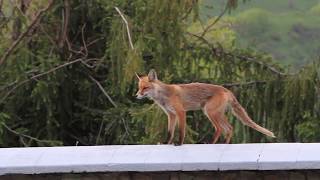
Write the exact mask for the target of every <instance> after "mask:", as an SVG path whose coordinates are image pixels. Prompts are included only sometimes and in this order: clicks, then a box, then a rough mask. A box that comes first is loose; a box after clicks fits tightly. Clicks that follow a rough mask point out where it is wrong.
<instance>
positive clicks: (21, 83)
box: [0, 58, 99, 104]
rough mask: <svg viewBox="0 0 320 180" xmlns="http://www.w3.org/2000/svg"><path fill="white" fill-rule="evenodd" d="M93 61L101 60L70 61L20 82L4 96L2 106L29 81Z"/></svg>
mask: <svg viewBox="0 0 320 180" xmlns="http://www.w3.org/2000/svg"><path fill="white" fill-rule="evenodd" d="M93 60H99V59H97V58H90V59H87V60H85V61H83V60H82V58H79V59H76V60H73V61H70V62H67V63H64V64H61V65H59V66H57V67H54V68H52V69H50V70H48V71H46V72H43V73H40V74H37V75H34V76H32V77H31V78H29V79H26V80H24V81H22V82H20V83H19V84H17V85H16V86H15V87H13V88H12V89H11V90H10V91H9V92H7V93H6V95H4V96H3V98H2V99H1V101H0V104H2V103H3V102H4V100H5V99H6V98H7V97H8V96H9V95H10V94H11V93H12V92H13V91H14V90H16V89H17V88H19V87H20V86H22V85H24V84H26V83H27V82H29V81H31V80H35V79H37V78H40V77H42V76H44V75H47V74H49V73H52V72H54V71H56V70H58V69H61V68H63V67H66V66H69V65H72V64H74V63H77V62H81V61H83V62H89V61H93Z"/></svg>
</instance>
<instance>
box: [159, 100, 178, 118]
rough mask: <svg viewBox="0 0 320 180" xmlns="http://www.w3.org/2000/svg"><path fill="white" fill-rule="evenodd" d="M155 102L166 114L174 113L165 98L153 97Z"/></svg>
mask: <svg viewBox="0 0 320 180" xmlns="http://www.w3.org/2000/svg"><path fill="white" fill-rule="evenodd" d="M154 101H155V102H156V104H157V105H158V106H159V107H160V108H161V109H162V110H163V111H165V112H166V113H167V114H168V113H175V110H174V107H173V106H172V105H171V103H169V101H168V100H167V99H155V100H154Z"/></svg>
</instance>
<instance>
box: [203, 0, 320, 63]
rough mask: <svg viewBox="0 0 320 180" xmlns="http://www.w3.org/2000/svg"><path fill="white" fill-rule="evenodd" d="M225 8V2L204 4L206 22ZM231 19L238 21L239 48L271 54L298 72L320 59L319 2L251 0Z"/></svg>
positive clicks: (317, 0) (236, 30) (234, 13)
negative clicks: (308, 63) (302, 66)
mask: <svg viewBox="0 0 320 180" xmlns="http://www.w3.org/2000/svg"><path fill="white" fill-rule="evenodd" d="M210 5H215V6H210ZM223 6H224V1H218V2H217V1H212V0H205V1H203V2H202V6H201V12H202V18H204V19H209V18H210V17H212V16H214V15H216V14H214V13H212V12H220V11H221V9H223ZM227 16H229V17H232V19H234V20H233V21H232V24H233V25H232V29H233V30H235V32H236V37H237V40H236V45H237V46H238V47H248V48H252V49H256V50H259V51H263V52H267V53H270V54H272V56H273V57H274V58H275V59H276V60H278V61H279V62H281V63H282V64H285V65H292V66H293V67H294V68H295V69H296V68H298V67H300V66H301V65H303V64H305V63H306V62H309V61H310V60H312V59H315V57H316V56H319V55H320V43H319V39H320V1H319V0H308V1H298V0H269V1H261V0H250V1H246V2H245V3H240V4H239V6H238V8H237V9H236V10H234V11H233V12H231V13H229V14H226V15H225V17H227ZM228 19H230V18H228Z"/></svg>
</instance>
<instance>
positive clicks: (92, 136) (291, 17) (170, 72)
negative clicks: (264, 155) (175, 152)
mask: <svg viewBox="0 0 320 180" xmlns="http://www.w3.org/2000/svg"><path fill="white" fill-rule="evenodd" d="M115 7H118V8H119V10H120V14H123V16H124V18H122V17H121V16H120V14H119V12H117V11H116V9H115ZM0 10H1V12H0V17H1V21H0V22H1V23H0V27H1V29H0V35H1V38H0V56H1V59H0V72H1V73H0V146H1V147H15V146H57V145H97V144H155V143H158V142H159V141H162V140H164V139H165V136H166V127H167V122H166V116H165V114H164V113H163V112H162V111H161V109H159V108H158V107H157V106H156V105H154V104H153V103H152V102H151V101H149V100H142V101H141V100H137V99H135V97H134V94H135V92H136V91H137V81H136V79H135V76H134V72H138V73H146V72H147V71H148V70H149V69H150V68H155V69H156V70H157V72H158V74H159V77H160V79H162V80H163V81H164V82H167V83H189V82H195V81H198V82H207V83H214V84H218V85H223V86H225V87H226V88H228V89H230V90H231V91H232V92H234V93H235V95H236V96H237V98H238V99H239V101H240V103H241V104H242V105H243V106H244V107H245V109H247V111H248V113H249V114H250V116H251V117H252V119H254V121H256V122H257V123H258V124H260V125H262V126H264V127H266V128H268V129H271V130H272V131H273V132H275V134H276V136H277V138H276V139H269V138H267V137H265V136H264V135H262V134H260V133H258V132H256V131H254V130H252V129H249V128H247V127H245V126H243V125H242V124H241V123H240V122H239V121H238V120H236V119H235V118H234V117H232V116H230V114H228V117H229V119H230V121H231V122H232V124H233V125H234V130H235V133H234V134H235V135H234V138H233V139H232V143H249V142H316V141H319V140H320V135H319V134H320V133H319V129H320V128H319V127H320V119H319V117H320V101H319V99H320V67H319V66H320V65H319V63H320V58H319V46H320V45H319V42H318V41H317V39H319V26H320V25H319V24H320V23H319V18H317V17H318V15H319V12H320V11H319V1H316V0H308V1H295V0H278V1H276V0H272V1H271V0H270V1H257V0H250V1H239V2H238V1H237V0H227V1H222V0H221V1H213V0H202V1H200V0H199V1H196V0H182V1H181V0H179V1H178V0H177V1H176V0H155V1H146V0H135V1H130V0H108V1H106V0H90V1H82V0H73V1H70V0H60V1H45V0H39V1H30V0H22V1H18V0H17V1H0ZM221 12H224V14H223V16H221V17H220V15H222V14H221ZM124 19H125V20H127V22H128V29H129V34H130V37H131V38H132V44H133V47H132V46H131V45H130V43H129V42H130V40H129V36H128V29H127V26H126V24H125V22H124ZM187 122H188V131H187V137H186V143H207V142H210V139H211V137H212V134H213V128H212V127H211V124H210V123H209V121H208V120H207V119H206V117H204V115H203V114H202V113H201V112H197V111H196V112H188V113H187Z"/></svg>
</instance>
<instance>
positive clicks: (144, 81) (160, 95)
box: [137, 70, 275, 145]
mask: <svg viewBox="0 0 320 180" xmlns="http://www.w3.org/2000/svg"><path fill="white" fill-rule="evenodd" d="M137 77H138V79H139V90H138V92H137V98H139V99H141V98H144V97H148V98H150V99H152V100H154V102H155V103H157V104H158V105H159V106H160V107H161V108H162V109H163V111H164V112H165V113H166V114H167V116H168V138H167V142H166V143H168V144H172V143H173V137H174V130H175V125H176V121H177V119H178V121H179V130H180V131H179V132H180V138H179V143H178V145H181V144H183V142H184V137H185V127H186V112H187V111H189V110H200V109H201V110H202V111H203V112H204V114H205V115H206V116H207V117H208V119H209V120H210V121H211V123H212V126H213V127H214V128H215V133H214V136H213V139H212V143H216V142H217V141H218V139H219V137H220V136H221V134H222V133H223V134H224V135H225V138H226V143H230V140H231V137H232V135H233V128H232V126H231V124H230V123H229V122H228V119H227V117H226V116H225V112H226V110H227V108H228V107H229V106H230V107H231V108H232V113H233V114H234V115H235V116H236V117H237V118H238V119H240V120H241V122H242V123H243V124H245V125H247V126H249V127H251V128H254V129H255V130H257V131H259V132H261V133H263V134H265V135H267V136H271V137H275V136H274V134H273V133H272V132H271V131H269V130H267V129H265V128H263V127H261V126H259V125H258V124H256V123H255V122H253V121H252V120H251V118H250V117H249V116H248V114H247V112H246V111H245V110H244V108H243V107H242V106H241V105H240V104H239V102H238V101H237V99H236V98H235V96H234V95H233V93H232V92H231V91H229V90H228V89H226V88H224V87H222V86H218V85H213V84H205V83H190V84H165V83H163V82H161V81H159V80H158V78H157V74H156V72H155V71H154V70H151V71H150V72H149V74H148V76H141V77H140V76H138V75H137Z"/></svg>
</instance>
